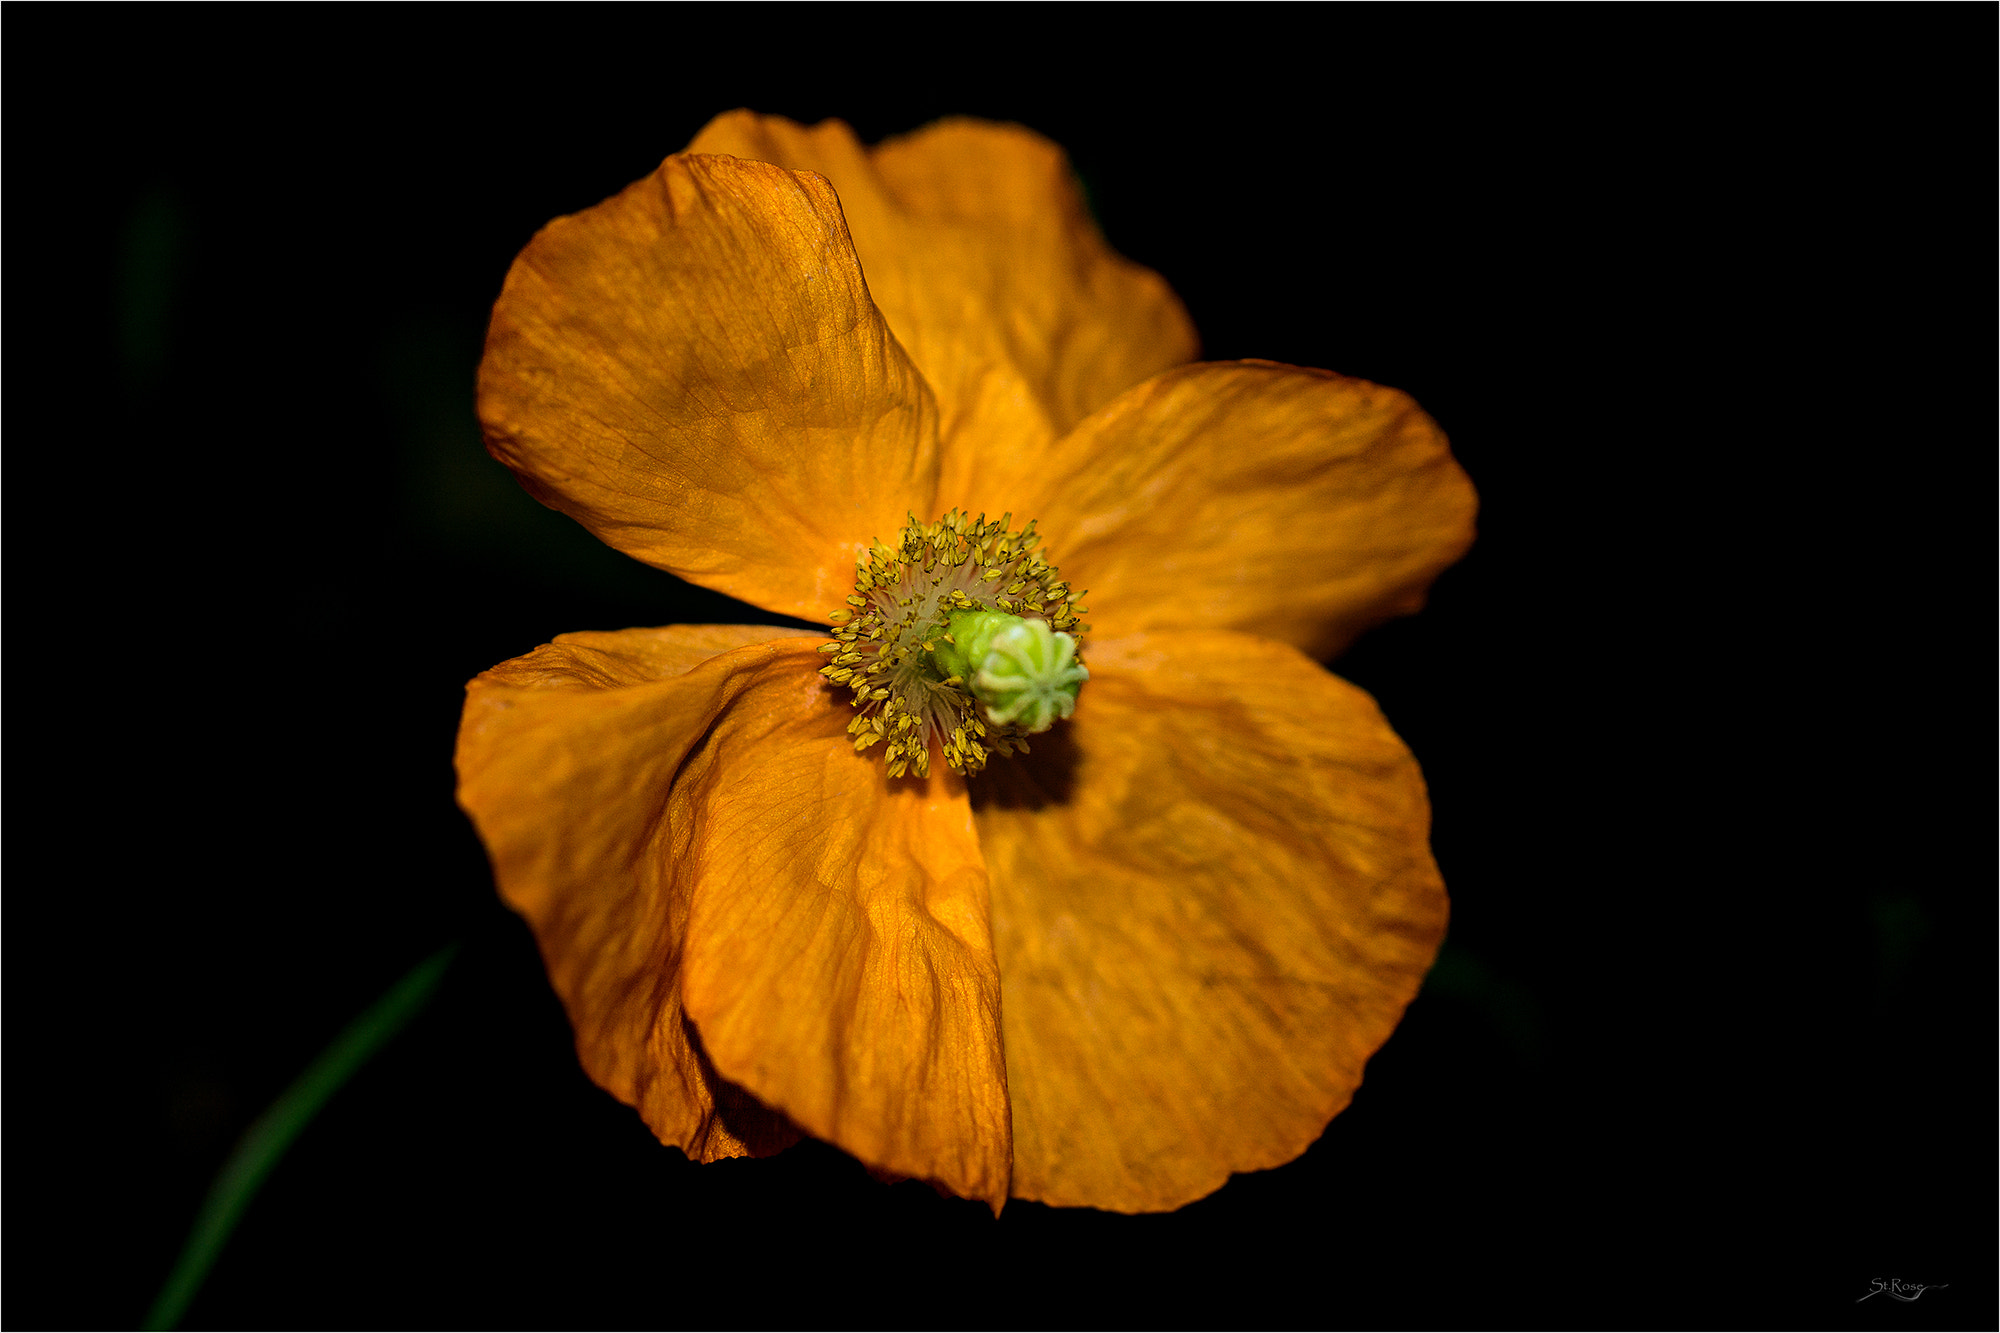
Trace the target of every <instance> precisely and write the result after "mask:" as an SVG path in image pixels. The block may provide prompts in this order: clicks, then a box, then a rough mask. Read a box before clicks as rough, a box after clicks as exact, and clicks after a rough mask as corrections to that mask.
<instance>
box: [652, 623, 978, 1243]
mask: <svg viewBox="0 0 2000 1333" xmlns="http://www.w3.org/2000/svg"><path fill="white" fill-rule="evenodd" d="M824 661H825V659H824V658H822V657H820V656H819V655H818V654H815V653H807V654H806V655H805V657H803V658H802V659H801V660H800V662H799V664H798V667H797V670H796V671H795V672H793V673H792V674H788V675H786V674H779V673H777V672H775V671H774V672H771V673H768V674H765V675H763V676H761V677H760V678H759V680H758V681H757V683H756V684H755V685H754V686H753V687H751V688H750V689H749V690H748V691H746V692H745V693H744V694H743V695H742V697H741V698H739V699H738V700H736V701H735V702H734V703H733V704H732V706H731V707H729V708H728V709H727V710H725V711H724V712H723V713H722V715H721V716H720V717H719V718H718V719H717V721H716V724H715V727H714V730H713V731H712V732H711V733H710V735H709V736H708V738H707V739H706V740H705V741H704V742H703V743H702V745H701V746H700V747H699V748H698V749H697V750H695V751H694V753H692V754H691V755H690V756H689V757H688V760H687V763H686V765H685V767H684V768H683V770H682V773H681V776H680V779H679V780H678V781H677V782H676V783H675V786H674V793H673V799H672V803H671V806H670V816H669V818H670V820H671V821H672V822H673V823H674V824H675V825H676V826H677V827H678V828H679V829H680V830H681V831H682V834H681V838H682V840H681V842H680V843H679V844H678V845H679V847H680V849H681V853H680V854H681V857H682V858H683V862H682V863H683V864H684V865H685V866H686V868H687V873H688V874H689V875H690V876H692V877H693V879H694V881H695V883H696V885H697V887H696V892H695V900H694V912H693V915H692V917H691V918H690V921H689V928H688V948H687V960H686V979H685V983H684V986H685V994H686V997H687V1009H688V1013H689V1014H690V1015H692V1016H693V1018H694V1020H695V1022H696V1024H697V1025H698V1026H699V1028H700V1030H701V1035H702V1040H703V1042H704V1044H705V1045H706V1047H707V1050H708V1053H709V1055H710V1057H711V1058H712V1059H713V1060H714V1061H715V1065H716V1068H717V1069H719V1070H720V1071H721V1072H722V1073H723V1074H724V1076H726V1077H728V1078H730V1079H732V1080H734V1081H736V1082H738V1083H741V1084H742V1085H743V1086H744V1087H746V1088H748V1089H750V1090H751V1091H752V1092H754V1093H756V1095H757V1096H758V1097H759V1098H760V1099H762V1100H763V1101H765V1102H766V1103H768V1104H769V1105H771V1106H773V1107H776V1108H777V1109H779V1110H782V1111H783V1112H784V1113H785V1114H786V1115H788V1116H790V1117H791V1119H793V1120H794V1121H796V1122H797V1123H798V1124H800V1125H802V1126H803V1127H805V1128H806V1129H807V1130H808V1131H810V1132H811V1133H813V1134H814V1135H816V1136H818V1137H820V1138H823V1139H826V1140H828V1141H829V1142H832V1143H835V1144H838V1145H839V1146H840V1147H842V1148H845V1149H847V1150H848V1151H849V1152H851V1153H853V1154H854V1155H855V1156H857V1157H859V1158H860V1159H861V1160H862V1161H864V1162H867V1163H868V1164H870V1165H871V1166H874V1167H877V1168H881V1169H885V1170H887V1171H890V1172H893V1173H895V1174H897V1175H902V1176H914V1177H919V1178H922V1179H926V1180H932V1181H936V1182H938V1183H940V1184H942V1185H944V1186H946V1187H947V1188H949V1189H951V1190H952V1191H954V1192H955V1193H958V1194H961V1195H964V1196H966V1197H969V1198H976V1199H983V1200H985V1201H987V1202H988V1203H989V1204H991V1205H992V1206H993V1208H994V1209H995V1211H996V1212H997V1211H998V1209H999V1207H1000V1205H1001V1204H1002V1203H1003V1202H1005V1200H1006V1197H1007V1183H1008V1163H1009V1159H1010V1153H1011V1149H1010V1130H1009V1119H1008V1107H1007V1089H1006V1070H1005V1064H1004V1061H1003V1059H1002V1056H1001V1051H1000V1026H999V1024H1000V1014H999V1010H1000V984H999V971H998V965H997V964H996V962H995V961H994V956H993V943H992V934H991V928H990V925H989V920H988V918H989V912H990V907H989V903H988V897H987V881H986V865H985V861H984V859H983V858H982V857H981V855H980V851H979V842H978V838H977V836H976V834H975V833H974V830H973V826H972V811H971V807H970V805H969V803H968V802H967V799H966V795H965V789H964V785H963V782H962V781H961V780H960V779H958V778H957V777H955V776H954V775H952V774H950V773H949V772H947V771H946V770H945V767H944V765H943V764H942V763H936V764H934V766H933V773H932V776H931V778H930V779H929V781H928V782H919V781H915V780H891V779H889V778H888V777H887V776H886V775H885V772H884V767H883V763H882V759H881V755H880V751H879V750H876V751H871V752H869V753H867V754H863V755H857V754H856V753H855V752H854V750H853V747H852V745H851V744H850V743H849V741H848V737H847V735H846V731H845V728H846V725H847V723H848V721H849V719H850V718H851V717H852V716H853V714H852V712H851V711H850V710H849V708H848V707H847V706H846V699H845V697H844V696H842V697H838V698H835V697H832V696H830V695H829V693H828V692H827V691H825V690H823V689H822V688H821V687H820V685H819V681H818V678H817V677H816V676H814V675H813V674H812V672H813V670H814V668H816V667H817V666H819V665H820V664H821V663H822V662H824Z"/></svg>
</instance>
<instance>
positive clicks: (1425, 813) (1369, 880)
mask: <svg viewBox="0 0 2000 1333" xmlns="http://www.w3.org/2000/svg"><path fill="white" fill-rule="evenodd" d="M1090 670H1091V678H1090V684H1089V685H1087V686H1086V687H1085V688H1084V691H1083V693H1082V695H1081V697H1080V698H1079V700H1078V702H1077V709H1076V715H1075V717H1074V719H1073V720H1072V722H1071V723H1070V724H1069V728H1068V730H1067V731H1065V730H1064V729H1062V728H1058V729H1057V730H1056V731H1054V732H1051V733H1050V734H1049V735H1048V736H1043V737H1037V738H1036V740H1035V753H1034V754H1033V755H1032V756H1030V757H1029V758H1027V759H1025V760H1020V759H1017V760H1015V761H1014V762H1012V763H999V764H995V765H993V766H992V767H991V768H989V769H988V770H987V773H986V775H985V779H986V780H987V781H989V782H990V784H991V785H990V788H988V789H986V790H984V791H982V792H981V793H980V798H979V801H978V804H977V805H976V807H975V810H976V816H977V819H978V823H979V834H980V840H981V843H982V846H983V848H984V850H985V853H986V859H987V863H988V865H989V866H990V867H991V871H992V876H993V931H994V940H995V945H996V947H997V949H998V951H999V955H1000V971H1001V977H1002V981H1003V988H1004V993H1005V999H1006V1003H1005V1008H1004V1011H1003V1012H1004V1018H1005V1032H1006V1051H1007V1077H1008V1086H1009V1088H1010V1089H1011V1092H1012V1096H1013V1108H1014V1193H1015V1194H1016V1195H1017V1196H1020V1197H1024V1198H1030V1199H1040V1200H1042V1201H1044V1202H1047V1203H1052V1204H1063V1205H1087V1206H1090V1207H1095V1208H1105V1209H1113V1210H1117V1211H1122V1212H1141V1211H1151V1210H1159V1209H1170V1208H1176V1207H1179V1206H1180V1205H1181V1204H1184V1203H1187V1202H1188V1201H1190V1200H1192V1199H1197V1198H1200V1197H1201V1196H1203V1195H1205V1194H1207V1193H1209V1192H1210V1191H1212V1190H1214V1189H1216V1188H1217V1187H1218V1186H1220V1185H1221V1184H1222V1183H1223V1182H1224V1181H1225V1180H1226V1179H1227V1178H1228V1177H1229V1175H1230V1173H1231V1172H1235V1171H1249V1170H1255V1169H1259V1168H1264V1167H1272V1166H1277V1165H1279V1164H1281V1163H1284V1162H1288V1161H1290V1160H1292V1159H1293V1158H1294V1157H1296V1156H1298V1155H1299V1153H1301V1152H1303V1151H1304V1150H1305V1148H1306V1147H1307V1146H1308V1145H1310V1144H1311V1143H1312V1141H1313V1140H1314V1139H1316V1138H1317V1137H1318V1136H1319V1134H1320V1132H1321V1131H1322V1130H1323V1129H1324V1128H1325V1126H1326V1123H1327V1121H1328V1120H1329V1119H1331V1118H1332V1117H1333V1115H1334V1114H1335V1113H1336V1112H1338V1111H1339V1110H1340V1109H1341V1108H1342V1107H1344V1106H1345V1105H1346V1104H1347V1103H1348V1101H1349V1099H1350V1098H1351V1097H1352V1096H1353V1093H1354V1089H1355V1088H1356V1086H1357V1085H1358V1084H1359V1083H1360V1081H1361V1074H1362V1066H1363V1064H1364V1063H1365V1062H1366V1061H1367V1059H1368V1057H1369V1056H1370V1055H1371V1054H1373V1053H1374V1051H1375V1050H1376V1049H1377V1048H1378V1047H1379V1046H1380V1045H1381V1044H1382V1042H1383V1041H1384V1040H1386V1039H1387V1038H1388V1036H1389V1033H1390V1031H1391V1030H1392V1029H1393V1028H1394V1027H1395V1025H1396V1022H1397V1020H1398V1019H1399V1018H1400V1016H1401V1014H1402V1012H1403V1009H1404V1007H1405V1006H1406V1005H1407V1004H1408V1003H1409V1001H1410V999H1411V998H1412V997H1413V996H1414V995H1415V994H1416V992H1417V988H1418V986H1419V985H1420V984H1421V982H1422V980H1423V977H1424V973H1425V971H1426V970H1427V969H1428V968H1429V966H1430V964H1431V961H1432V959H1433V958H1434V957H1435V955H1436V951H1437V947H1438V944H1439V942H1440V941H1441V940H1442V938H1443V934H1444V928H1445V919H1446V902H1445V894H1444V887H1443V884H1442V882H1441V881H1440V879H1439V877H1438V872H1437V868H1436V865H1435V863H1434V862H1433V861H1432V859H1431V855H1430V850H1429V845H1428V835H1429V822H1430V813H1429V804H1428V800H1427V798H1426V796H1425V791H1424V784H1423V778H1422V776H1421V774H1419V773H1418V771H1417V765H1416V763H1415V761H1414V760H1413V759H1412V758H1411V757H1410V754H1409V751H1408V750H1407V749H1405V748H1404V746H1403V744H1402V742H1401V741H1399V740H1398V739H1397V738H1396V736H1395V734H1394V733H1393V732H1391V731H1390V730H1389V727H1388V724H1387V723H1386V722H1385V721H1384V720H1383V718H1382V716H1381V713H1380V712H1379V711H1378V710H1377V709H1376V707H1375V705H1374V702H1373V701H1372V700H1371V699H1369V698H1368V696H1367V695H1366V694H1364V693H1362V692H1361V691H1360V690H1358V689H1356V688H1354V687H1353V686H1352V685H1349V684H1347V683H1346V682H1344V681H1341V680H1339V679H1338V678H1336V677H1334V676H1332V675H1330V674H1329V673H1327V672H1326V671H1325V670H1323V669H1322V668H1320V667H1319V666H1317V665H1315V664H1314V663H1313V662H1311V661H1310V660H1308V659H1307V658H1306V657H1304V656H1303V655H1302V654H1301V653H1299V652H1298V651H1297V650H1295V649H1293V648H1290V647H1287V646H1285V645H1283V644H1279V643H1275V642H1272V641H1270V640H1266V639H1259V638H1253V637H1250V636H1247V635H1241V634H1234V633H1227V632H1192V631H1190V632H1182V633H1178V634H1175V635H1172V636H1171V637H1169V636H1161V635H1146V634H1140V635H1134V636H1131V637H1129V638H1126V639H1122V640H1113V641H1108V642H1100V643H1097V644H1095V645H1094V647H1093V651H1092V653H1091V658H1090Z"/></svg>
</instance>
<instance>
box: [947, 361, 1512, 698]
mask: <svg viewBox="0 0 2000 1333" xmlns="http://www.w3.org/2000/svg"><path fill="white" fill-rule="evenodd" d="M995 480H996V481H998V482H1000V483H1001V485H1000V487H999V489H997V490H994V491H992V492H989V493H978V494H972V495H957V494H952V495H947V496H946V497H945V500H946V502H947V503H958V504H969V505H971V506H972V507H973V508H975V509H977V508H980V507H985V508H988V509H991V508H992V507H993V506H994V505H996V504H998V503H1000V502H1001V501H1002V497H1005V500H1006V503H1007V504H1008V505H1009V506H1010V507H1012V508H1013V509H1014V511H1015V512H1016V513H1025V514H1030V515H1033V516H1034V517H1035V518H1036V519H1037V520H1038V521H1039V522H1040V525H1041V528H1040V530H1041V533H1042V535H1043V536H1044V538H1046V540H1047V544H1048V549H1049V550H1050V551H1051V552H1053V553H1054V555H1055V557H1056V558H1057V559H1058V560H1059V561H1060V564H1061V566H1062V573H1063V577H1064V578H1065V579H1067V580H1068V581H1069V582H1070V583H1071V584H1072V585H1073V586H1075V587H1079V588H1087V589H1089V590H1090V597H1089V598H1088V605H1089V607H1090V611H1091V614H1090V623H1091V625H1092V627H1093V629H1095V631H1096V632H1097V633H1098V634H1099V635H1100V636H1105V637H1112V636H1117V635H1121V634H1127V633H1131V632H1133V631H1135V630H1154V629H1166V628H1170V627H1173V626H1178V625H1206V626H1211V627H1215V628H1223V629H1235V630H1244V631H1248V632H1250V633H1254V634H1260V635H1263V636H1265V637H1268V638H1273V639H1278V640H1281V641H1283V642H1286V643H1290V644H1293V645H1295V646H1297V647H1299V648H1301V649H1304V650H1305V651H1306V652H1307V653H1309V654H1311V655H1312V656H1314V657H1317V658H1320V659H1322V660H1324V659H1326V658H1329V657H1331V656H1333V655H1334V654H1335V653H1337V652H1339V651H1340V649H1342V648H1344V647H1345V646H1346V645H1347V644H1348V643H1349V642H1351V641H1352V640H1353V639H1354V637H1355V636H1356V635H1358V634H1360V633H1361V632H1362V631H1363V630H1365V629H1367V628H1368V627H1370V626H1371V625H1374V624H1377V623H1378V622H1380V621H1382V620H1385V619H1387V618H1388V617H1390V616H1395V615H1407V614H1409V613H1410V612H1413V611H1415V610H1417V609H1418V608H1419V607H1420V606H1421V605H1422V604H1423V598H1424V593H1425V590H1426V589H1428V588H1429V586H1430V584H1431V582H1432V580H1434V579H1435V578H1436V577H1437V576H1438V574H1439V573H1440V572H1441V571H1442V570H1443V569H1444V568H1445V567H1446V566H1448V565H1450V564H1451V563H1452V562H1453V561H1455V560H1457V559H1458V558H1459V556H1461V555H1463V554H1464V553H1465V549H1466V547H1467V546H1469V545H1470V544H1471V542H1472V535H1473V516H1474V514H1475V512H1476V510H1477V508H1478V500H1477V497H1476V496H1475V495H1474V493H1473V489H1472V483H1471V481H1470V480H1468V479H1467V477H1466V475H1465V472H1464V470H1463V469H1462V468H1460V467H1459V466H1458V463H1457V462H1456V461H1455V460H1454V459H1453V458H1452V456H1451V449H1450V446H1449V445H1448V444H1447V442H1446V440H1445V437H1444V433H1443V432H1442V431H1440V430H1439V429H1438V426H1437V423H1436V422H1434V421H1432V420H1431V419H1430V418H1429V417H1428V416H1426V415H1425V414H1424V413H1423V411H1422V410H1421V409H1420V408H1418V406H1417V405H1416V403H1414V402H1413V401H1411V399H1410V398H1409V396H1408V395H1407V394H1403V393H1400V392H1398V391H1397V390H1395V389H1385V388H1383V387H1381V386H1380V385H1376V384H1370V383H1368V382H1367V381H1365V380H1357V379H1349V378H1346V377H1345V376H1341V375H1335V374H1332V373H1331V372H1329V371H1324V370H1304V369H1301V368H1299V367H1297V366H1283V365H1277V364H1274V363H1271V362H1261V361H1245V362H1211V363H1207V364H1203V365H1194V366H1184V367H1181V368H1180V369H1177V370H1172V371H1168V372H1167V373H1165V374H1163V375H1158V376H1155V377H1154V378H1153V379H1150V380H1148V381H1147V382H1146V383H1144V384H1142V385H1139V386H1138V387H1137V388H1134V389H1132V390H1131V391H1130V392H1128V393H1126V394H1124V395H1122V396H1121V397H1120V398H1119V399H1118V400H1117V401H1116V402H1114V403H1111V404H1110V405H1109V406H1107V407H1105V408H1104V409H1103V410H1101V411H1099V412H1097V413H1095V414H1093V415H1092V416H1091V417H1090V418H1089V419H1087V420H1085V421H1084V422H1082V423H1081V424H1079V425H1078V426H1077V428H1076V429H1075V430H1073V431H1072V432H1070V434H1069V435H1068V436H1067V437H1066V438H1065V439H1064V440H1063V441H1062V442H1061V443H1060V444H1059V445H1057V446H1056V448H1055V450H1054V453H1053V455H1052V456H1050V457H1048V458H1043V459H1037V460H1017V461H1015V462H1014V463H1013V464H1012V465H1011V475H1005V476H999V477H996V478H995Z"/></svg>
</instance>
